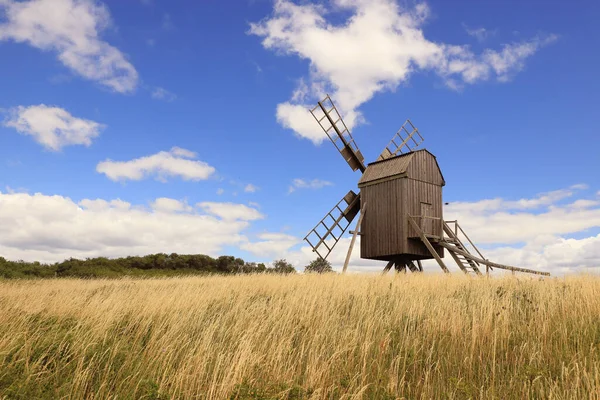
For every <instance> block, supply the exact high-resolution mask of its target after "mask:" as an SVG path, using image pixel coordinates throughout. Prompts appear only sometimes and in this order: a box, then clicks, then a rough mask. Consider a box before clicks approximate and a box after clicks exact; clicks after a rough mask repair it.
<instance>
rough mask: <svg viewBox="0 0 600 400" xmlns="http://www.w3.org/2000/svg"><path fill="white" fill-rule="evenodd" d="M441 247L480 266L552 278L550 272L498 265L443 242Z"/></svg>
mask: <svg viewBox="0 0 600 400" xmlns="http://www.w3.org/2000/svg"><path fill="white" fill-rule="evenodd" d="M440 246H443V247H445V248H447V249H448V250H451V251H455V252H457V253H458V254H461V255H463V256H464V257H465V258H467V259H471V260H473V261H475V262H477V263H479V264H483V265H489V266H490V267H494V268H500V269H506V270H509V271H513V272H525V273H527V274H536V275H545V276H550V273H549V272H542V271H535V270H533V269H527V268H519V267H512V266H510V265H502V264H496V263H494V262H491V261H488V260H483V259H481V258H478V257H475V256H474V255H473V254H471V253H468V252H466V251H463V250H460V249H457V248H456V247H455V246H453V245H451V244H449V243H443V242H441V243H440Z"/></svg>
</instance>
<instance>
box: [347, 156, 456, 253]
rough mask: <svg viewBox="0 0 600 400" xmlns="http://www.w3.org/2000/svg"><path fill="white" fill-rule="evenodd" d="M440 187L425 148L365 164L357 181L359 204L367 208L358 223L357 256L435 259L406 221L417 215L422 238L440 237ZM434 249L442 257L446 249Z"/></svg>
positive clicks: (441, 182)
mask: <svg viewBox="0 0 600 400" xmlns="http://www.w3.org/2000/svg"><path fill="white" fill-rule="evenodd" d="M444 185H445V182H444V177H443V176H442V173H441V171H440V168H439V166H438V163H437V161H436V158H435V156H434V155H433V154H431V153H430V152H429V151H427V150H417V151H413V152H410V153H407V154H402V155H399V156H395V157H392V158H388V159H385V160H382V161H376V162H374V163H371V164H369V165H368V166H367V168H366V170H365V172H364V174H363V175H362V177H361V178H360V180H359V182H358V187H359V189H360V198H361V202H362V203H364V204H368V212H365V215H364V219H363V220H362V224H361V241H360V256H361V258H367V259H374V260H384V261H394V262H398V263H399V264H400V263H401V261H404V260H407V261H411V260H415V261H416V260H425V259H431V258H433V256H432V255H431V253H430V251H429V250H428V249H427V247H426V246H425V245H424V244H423V242H422V241H421V239H420V238H419V235H418V233H417V232H416V231H415V229H414V228H413V227H412V226H410V224H409V223H408V217H409V216H416V219H417V223H418V224H419V226H420V228H421V230H422V231H423V232H424V233H425V234H426V235H431V236H440V237H441V236H442V235H443V227H442V221H443V215H442V187H443V186H444ZM365 211H366V210H365ZM433 246H434V247H435V250H436V251H437V252H438V254H439V255H440V257H443V254H444V248H443V247H441V246H439V245H438V244H433Z"/></svg>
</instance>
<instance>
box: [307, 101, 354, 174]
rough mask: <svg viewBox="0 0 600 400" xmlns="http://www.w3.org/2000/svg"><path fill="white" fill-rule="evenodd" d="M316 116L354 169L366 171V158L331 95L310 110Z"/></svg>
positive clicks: (322, 127)
mask: <svg viewBox="0 0 600 400" xmlns="http://www.w3.org/2000/svg"><path fill="white" fill-rule="evenodd" d="M310 113H311V114H312V115H313V117H315V119H316V120H317V122H318V123H319V125H320V126H321V129H323V131H324V132H325V133H326V134H327V137H328V138H329V140H331V141H332V142H333V144H334V145H335V147H336V148H337V149H338V151H339V152H340V154H341V155H342V157H344V160H346V162H347V163H348V165H350V168H352V170H353V171H356V170H357V169H360V171H361V172H364V171H365V164H364V160H365V158H364V157H363V155H362V154H361V152H360V150H359V149H358V146H357V145H356V142H355V141H354V138H353V137H352V134H351V133H350V130H349V129H348V127H347V126H346V124H345V123H344V120H343V119H342V116H341V115H340V113H339V112H338V110H337V108H336V107H335V104H333V101H332V100H331V98H330V97H329V96H327V97H325V98H324V99H323V100H321V101H320V102H319V103H318V104H317V106H316V107H315V108H313V109H312V110H310Z"/></svg>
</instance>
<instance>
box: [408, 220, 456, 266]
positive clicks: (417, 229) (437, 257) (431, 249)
mask: <svg viewBox="0 0 600 400" xmlns="http://www.w3.org/2000/svg"><path fill="white" fill-rule="evenodd" d="M408 221H409V222H410V224H411V225H412V227H413V228H414V229H415V230H416V231H417V232H418V233H419V237H420V238H421V241H422V242H423V243H424V244H425V246H426V247H427V250H429V252H430V253H431V255H432V256H433V258H435V261H437V263H438V264H439V265H440V268H442V270H443V271H444V272H446V273H449V272H450V271H448V268H446V265H445V264H444V262H443V261H442V259H441V258H440V256H439V255H438V254H437V252H436V251H435V249H434V248H433V246H432V245H431V243H429V240H428V239H427V238H426V237H425V235H424V234H423V232H422V231H421V230H420V229H419V225H417V223H416V222H415V221H414V220H413V218H412V216H410V215H409V216H408Z"/></svg>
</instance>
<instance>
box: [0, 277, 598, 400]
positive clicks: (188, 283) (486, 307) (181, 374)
mask: <svg viewBox="0 0 600 400" xmlns="http://www.w3.org/2000/svg"><path fill="white" fill-rule="evenodd" d="M599 346H600V279H598V278H592V277H585V276H582V277H573V278H567V279H560V278H551V279H545V280H539V279H538V278H529V277H524V276H520V277H519V278H518V279H515V278H512V277H509V278H492V279H485V278H481V279H469V278H467V277H463V276H458V275H456V274H455V275H453V276H441V275H427V274H425V275H416V274H415V275H410V274H408V275H403V274H402V275H398V276H392V275H390V276H388V277H379V276H364V275H349V276H341V275H334V274H329V275H322V276H319V275H309V276H307V275H296V276H279V275H251V276H212V277H189V278H163V279H137V280H136V279H119V280H76V279H50V280H29V281H25V280H14V281H0V398H7V399H12V398H19V399H35V398H73V399H83V398H98V399H105V398H119V399H141V398H145V399H170V398H176V399H228V398H231V399H235V398H237V399H304V398H312V399H322V398H328V399H339V398H345V399H395V398H409V399H415V398H416V399H420V398H427V399H430V398H434V399H438V398H456V399H466V398H497V399H511V398H515V399H517V398H519V399H523V398H561V399H565V398H568V399H584V398H600V349H599Z"/></svg>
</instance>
